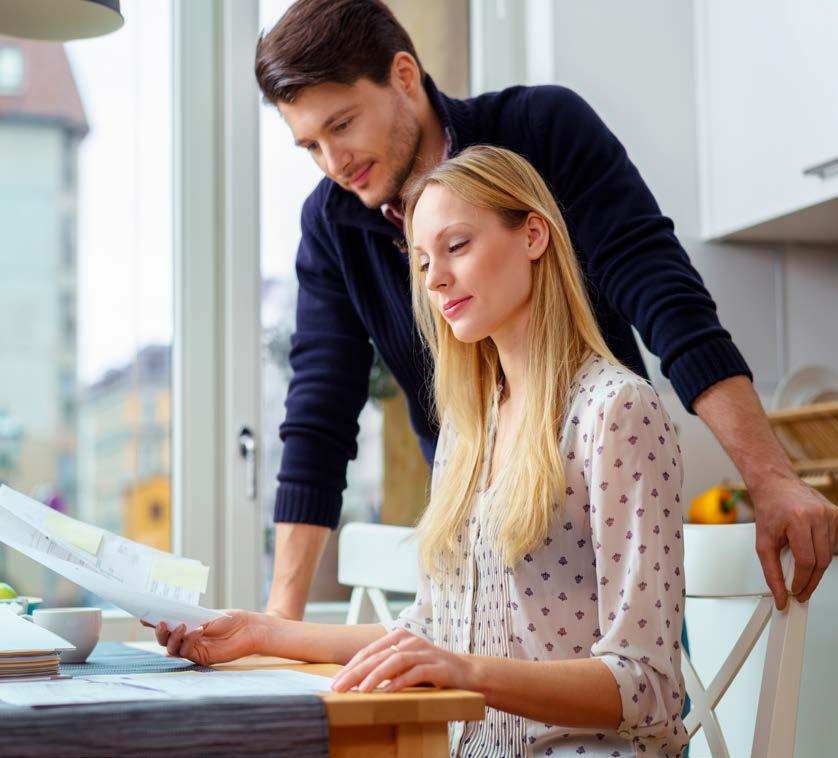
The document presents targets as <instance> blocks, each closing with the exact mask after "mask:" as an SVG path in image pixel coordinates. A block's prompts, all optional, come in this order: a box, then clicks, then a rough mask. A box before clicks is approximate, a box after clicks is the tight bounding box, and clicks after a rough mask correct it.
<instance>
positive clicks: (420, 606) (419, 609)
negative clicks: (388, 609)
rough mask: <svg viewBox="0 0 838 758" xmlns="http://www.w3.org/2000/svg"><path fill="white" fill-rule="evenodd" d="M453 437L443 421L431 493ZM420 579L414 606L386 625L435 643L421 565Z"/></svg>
mask: <svg viewBox="0 0 838 758" xmlns="http://www.w3.org/2000/svg"><path fill="white" fill-rule="evenodd" d="M451 437H452V434H451V430H450V423H449V422H448V421H447V420H445V419H443V423H442V424H441V425H440V431H439V439H438V440H437V443H436V453H435V454H434V465H433V470H432V471H431V492H433V491H434V489H435V487H436V483H437V481H438V479H439V476H440V474H441V473H442V470H443V468H444V467H445V464H446V462H447V458H448V450H449V449H450V441H451ZM419 577H420V578H419V587H418V588H417V591H416V599H415V600H414V602H413V605H411V606H408V607H407V608H405V609H404V610H403V611H402V612H401V613H400V614H399V616H398V618H396V619H394V620H393V622H392V623H391V624H385V627H386V628H387V631H388V632H392V631H394V630H396V629H407V631H409V632H412V633H413V634H415V635H417V636H419V637H424V638H425V639H426V640H428V642H431V643H434V637H433V597H432V590H431V577H430V575H429V574H428V573H427V571H426V570H425V567H424V566H422V565H421V564H420V566H419Z"/></svg>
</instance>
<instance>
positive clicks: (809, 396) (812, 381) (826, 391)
mask: <svg viewBox="0 0 838 758" xmlns="http://www.w3.org/2000/svg"><path fill="white" fill-rule="evenodd" d="M832 401H838V371H836V370H835V369H832V368H829V367H828V366H803V367H801V368H799V369H797V371H793V372H792V373H791V374H789V375H788V376H786V377H785V378H784V379H783V380H782V381H781V382H780V384H779V385H778V386H777V391H776V392H775V393H774V397H773V398H772V400H771V407H772V408H773V409H774V410H779V409H780V408H799V407H800V406H802V405H812V404H813V403H828V402H832ZM774 432H775V434H776V435H777V437H778V439H779V440H780V442H781V443H782V445H783V447H784V448H785V449H786V452H787V453H788V454H789V455H790V456H791V457H792V458H797V459H804V458H807V457H808V456H807V455H806V452H805V451H804V450H803V449H802V448H801V447H800V445H798V443H797V441H796V440H795V439H794V438H793V437H792V436H791V435H790V434H788V433H787V432H785V431H784V430H783V429H782V427H775V428H774Z"/></svg>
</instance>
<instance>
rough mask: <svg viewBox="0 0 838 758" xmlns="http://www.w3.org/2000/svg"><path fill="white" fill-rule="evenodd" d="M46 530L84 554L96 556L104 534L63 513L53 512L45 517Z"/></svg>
mask: <svg viewBox="0 0 838 758" xmlns="http://www.w3.org/2000/svg"><path fill="white" fill-rule="evenodd" d="M47 530H48V531H49V532H51V533H52V534H54V535H55V536H56V537H58V538H59V539H62V540H64V541H65V542H69V543H70V544H71V545H75V546H76V547H78V548H81V549H82V550H84V551H85V552H86V553H90V554H91V555H96V553H98V552H99V545H100V544H102V536H103V534H104V532H102V530H101V529H97V528H96V527H95V526H90V525H89V524H85V523H82V522H81V521H76V520H75V519H72V518H70V517H69V516H65V515H64V514H63V513H58V512H57V511H54V512H53V513H50V514H49V516H47Z"/></svg>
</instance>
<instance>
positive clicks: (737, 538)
mask: <svg viewBox="0 0 838 758" xmlns="http://www.w3.org/2000/svg"><path fill="white" fill-rule="evenodd" d="M755 541H756V525H755V524H753V523H748V524H724V525H704V524H686V525H685V526H684V574H685V579H686V586H687V597H688V598H690V597H692V598H742V597H753V598H756V599H757V601H758V602H757V606H756V608H755V610H754V612H753V614H752V616H751V618H750V620H749V621H748V623H747V624H746V625H745V628H744V629H743V631H742V633H741V634H740V635H739V638H738V639H737V640H736V642H735V643H734V645H733V649H732V650H731V652H730V654H729V655H728V657H727V658H726V659H725V661H724V663H723V664H722V666H721V668H720V669H719V672H718V673H717V674H716V676H715V677H714V678H713V681H712V682H711V683H710V685H709V686H708V687H706V688H705V687H704V686H703V684H702V683H701V680H700V679H699V677H698V675H697V674H696V671H695V668H694V667H693V665H692V662H691V661H690V659H689V656H688V655H687V654H686V653H684V654H683V655H682V669H683V674H684V682H685V684H686V688H687V693H688V694H689V696H690V700H691V701H692V709H691V711H690V713H689V715H688V716H687V718H686V720H685V722H684V725H685V726H686V728H687V731H688V733H689V735H690V738H692V737H693V736H694V735H695V733H696V732H698V730H699V729H700V728H701V727H702V726H703V727H704V735H705V737H706V739H707V744H708V745H709V746H710V750H711V752H712V755H713V758H729V755H730V753H729V751H728V748H727V744H726V743H725V739H724V736H723V735H722V730H721V727H720V725H719V721H718V718H717V717H716V713H715V710H714V709H715V707H716V705H718V703H719V701H720V700H721V698H722V696H723V695H724V694H725V692H726V691H727V689H728V688H729V687H730V685H731V683H732V682H733V680H734V678H735V677H736V675H737V674H738V673H739V670H740V669H741V668H742V664H743V663H744V662H745V660H746V659H747V657H748V655H749V653H750V652H751V650H752V649H753V647H754V645H755V644H756V642H757V640H758V639H759V638H760V635H761V634H762V632H763V630H764V629H765V627H766V625H767V624H768V623H769V622H770V624H771V626H770V628H769V633H768V646H767V649H766V654H765V664H764V666H763V674H762V686H761V688H760V694H759V705H758V707H757V719H756V728H755V729H754V740H753V746H752V751H751V756H752V758H789V756H792V755H793V754H794V738H795V730H796V727H797V702H798V697H799V694H800V674H801V671H802V668H803V648H804V642H805V638H806V619H807V615H808V606H807V605H805V604H803V605H801V604H800V603H798V602H797V601H796V600H795V599H794V598H793V597H789V602H788V603H787V605H786V607H785V609H784V610H783V611H782V612H780V611H777V610H776V609H775V607H774V598H773V596H772V595H771V592H770V590H769V589H768V586H767V585H766V583H765V577H764V575H763V572H762V566H761V564H760V562H759V559H758V557H757V554H756V552H755V550H754V545H755ZM781 564H782V567H783V575H784V577H785V579H786V585H787V587H790V586H791V580H792V577H793V572H794V559H793V556H792V554H791V551H790V550H789V549H788V548H784V549H783V551H782V553H781Z"/></svg>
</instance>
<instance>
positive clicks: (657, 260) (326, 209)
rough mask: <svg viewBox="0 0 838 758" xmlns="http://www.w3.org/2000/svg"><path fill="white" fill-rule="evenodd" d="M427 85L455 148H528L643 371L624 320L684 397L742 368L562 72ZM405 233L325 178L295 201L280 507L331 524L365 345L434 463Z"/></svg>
mask: <svg viewBox="0 0 838 758" xmlns="http://www.w3.org/2000/svg"><path fill="white" fill-rule="evenodd" d="M425 88H426V91H427V92H428V95H429V97H430V100H431V103H432V104H433V106H434V109H435V110H436V112H437V114H438V115H439V118H440V119H441V121H442V123H443V126H444V127H445V129H446V132H447V134H448V137H449V139H450V140H451V151H450V152H451V154H452V155H456V154H457V153H458V152H459V151H461V150H462V149H463V148H465V147H467V146H468V145H472V144H491V145H498V146H501V147H505V148H508V149H510V150H514V151H515V152H517V153H519V154H521V155H523V156H524V157H526V158H527V159H528V160H529V161H530V162H531V163H532V164H533V165H534V166H535V167H536V169H538V171H539V172H540V173H541V175H542V176H543V177H544V179H545V180H546V182H547V184H548V186H549V187H550V189H551V190H552V191H553V194H554V195H555V197H556V200H557V201H558V204H559V208H560V209H561V211H562V213H563V215H564V218H565V222H566V223H567V227H568V229H569V231H570V236H571V239H572V241H573V245H574V249H575V251H576V254H577V256H578V258H579V260H580V263H581V266H582V270H583V271H584V272H585V275H586V283H587V286H588V291H589V293H590V298H591V303H592V305H593V307H594V311H595V313H596V316H597V319H598V321H599V325H600V328H601V329H602V332H603V334H604V336H605V339H606V341H607V343H608V345H609V346H610V347H611V350H612V351H613V353H614V355H615V356H616V357H617V358H618V359H619V360H621V361H622V362H623V363H625V364H626V365H627V366H628V367H630V368H632V369H633V370H635V371H637V372H638V373H640V374H641V375H643V376H645V375H646V371H645V367H644V366H643V361H642V358H641V356H640V351H639V349H638V347H637V343H636V342H635V339H634V335H633V333H632V330H631V326H632V325H633V326H634V327H635V328H636V329H637V331H638V332H639V334H640V336H641V338H642V339H643V342H644V343H645V344H646V345H647V346H648V348H649V349H650V350H651V351H652V352H653V353H654V354H656V355H657V356H659V357H660V359H661V369H662V371H663V373H664V375H665V376H667V377H668V378H669V380H670V381H671V382H672V385H673V387H674V388H675V391H676V392H677V393H678V396H679V398H680V399H681V401H682V402H683V404H684V405H685V407H686V408H687V409H688V410H690V412H693V410H692V402H693V400H694V399H695V398H696V397H697V396H698V395H699V394H700V393H701V392H702V391H703V390H705V389H707V388H708V387H710V386H711V385H713V384H715V383H716V382H719V381H721V380H722V379H725V378H727V377H730V376H735V375H738V374H744V375H746V376H748V377H749V378H752V376H751V373H750V370H749V369H748V366H747V364H746V363H745V360H744V358H743V357H742V355H741V354H740V352H739V350H737V348H736V346H735V345H734V344H733V342H732V341H731V338H730V335H729V334H728V332H726V331H725V330H724V329H723V328H722V326H721V324H720V323H719V320H718V317H717V315H716V306H715V303H714V302H713V299H712V298H711V297H710V295H709V293H708V292H707V290H706V289H705V287H704V284H703V283H702V280H701V277H700V276H699V274H698V272H697V271H696V270H695V269H694V268H693V266H692V264H691V263H690V261H689V258H688V257H687V254H686V252H685V251H684V249H683V248H682V247H681V245H680V243H679V242H678V240H677V239H676V237H675V233H674V229H673V225H672V222H671V220H670V219H668V218H666V217H665V216H663V215H662V214H661V211H660V209H659V208H658V205H657V203H656V202H655V199H654V197H652V193H651V192H650V191H649V189H648V187H647V186H646V184H645V183H644V182H643V179H642V178H641V177H640V174H639V173H638V171H637V169H636V168H635V166H634V165H633V164H632V163H631V161H630V160H629V158H628V156H627V155H626V151H625V150H624V148H623V146H622V145H621V144H620V142H619V141H618V140H617V138H616V137H615V136H614V135H613V134H612V133H611V132H610V131H609V130H608V128H607V127H606V126H605V124H603V122H602V121H601V120H600V118H599V117H598V116H597V115H596V113H594V111H593V110H592V109H591V107H590V106H589V105H588V104H587V103H586V102H585V101H584V100H583V99H582V98H581V97H579V96H578V95H577V94H575V93H574V92H573V91H571V90H569V89H567V88H565V87H560V86H542V87H512V88H510V89H507V90H504V91H502V92H497V93H490V94H485V95H481V96H479V97H476V98H472V99H469V100H454V99H452V98H449V97H446V96H445V95H443V94H442V93H440V92H439V91H438V90H437V89H436V87H435V86H434V84H433V82H432V81H431V79H430V77H426V78H425ZM401 242H402V235H401V234H399V232H398V230H397V229H396V227H395V226H394V225H393V224H392V223H391V222H389V221H388V220H386V219H385V218H384V216H383V215H382V213H381V211H380V210H378V209H369V208H366V207H365V206H364V205H363V204H362V203H361V201H360V200H359V199H358V198H357V197H356V196H355V195H354V194H352V193H350V192H347V191H346V190H344V189H342V188H341V187H340V186H339V185H337V184H335V183H334V182H332V181H330V180H328V179H323V181H321V182H320V183H319V184H318V186H317V187H316V188H315V190H314V191H313V192H312V194H311V195H310V196H309V197H308V198H307V200H306V202H305V205H304V207H303V212H302V240H301V242H300V247H299V251H298V253H297V278H298V281H299V293H298V300H297V328H296V332H295V334H294V336H293V337H292V341H291V355H290V360H291V366H292V369H293V378H292V380H291V383H290V385H289V388H288V398H287V400H286V417H285V421H284V422H283V423H282V426H281V427H280V436H281V437H282V440H283V442H284V448H283V454H282V466H281V470H280V473H279V488H278V490H277V497H276V509H275V513H274V518H275V520H276V521H291V522H306V523H310V524H318V525H322V526H328V527H332V528H334V527H335V526H337V523H338V518H339V516H340V507H341V496H342V492H343V490H344V488H345V487H346V465H347V462H348V460H349V459H350V458H354V457H355V455H356V453H357V444H356V436H357V434H358V415H359V413H360V411H361V409H362V408H363V406H364V404H365V402H366V401H367V396H368V386H369V372H370V366H371V363H372V358H373V347H372V345H375V347H376V348H377V350H378V351H379V353H380V354H381V357H382V358H383V359H384V361H385V363H386V364H387V366H388V367H389V368H390V370H391V372H392V373H393V376H394V377H395V378H396V380H397V381H398V383H399V384H400V385H401V388H402V389H403V390H404V393H405V395H406V397H407V401H408V405H409V409H410V420H411V423H412V425H413V428H414V430H415V431H416V433H417V435H418V436H419V440H420V443H421V447H422V451H423V453H424V455H425V458H426V459H427V460H428V461H429V462H430V461H431V460H432V459H433V451H434V446H435V442H436V434H437V428H436V424H435V421H434V419H433V418H432V415H431V413H430V410H429V402H428V401H429V397H428V387H429V378H430V376H431V368H430V365H429V363H428V358H427V353H426V351H425V350H423V348H422V344H421V342H420V339H419V336H418V333H417V331H416V327H415V325H414V321H413V316H412V313H411V306H410V282H409V272H408V264H407V259H406V256H405V255H404V254H403V253H402V252H400V249H399V246H400V243H401Z"/></svg>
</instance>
